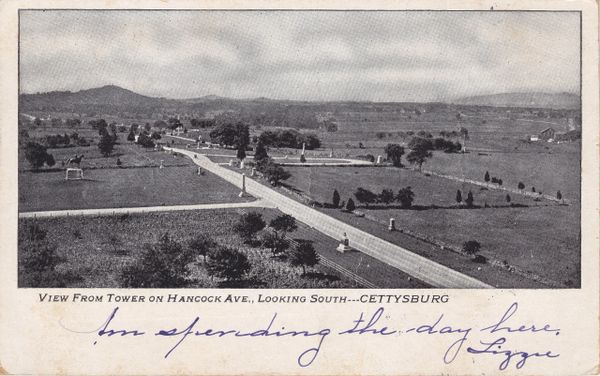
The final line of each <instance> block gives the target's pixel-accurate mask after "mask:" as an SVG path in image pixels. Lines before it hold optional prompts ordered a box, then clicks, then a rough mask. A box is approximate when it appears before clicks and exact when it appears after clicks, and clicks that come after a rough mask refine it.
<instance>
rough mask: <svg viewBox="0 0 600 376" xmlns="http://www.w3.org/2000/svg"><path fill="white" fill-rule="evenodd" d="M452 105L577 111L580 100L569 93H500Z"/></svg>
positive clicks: (456, 101) (462, 99)
mask: <svg viewBox="0 0 600 376" xmlns="http://www.w3.org/2000/svg"><path fill="white" fill-rule="evenodd" d="M452 103H454V104H461V105H470V106H492V107H529V108H554V109H578V108H579V106H580V99H579V96H578V95H575V94H571V93H502V94H491V95H478V96H473V97H465V98H460V99H457V100H454V101H452Z"/></svg>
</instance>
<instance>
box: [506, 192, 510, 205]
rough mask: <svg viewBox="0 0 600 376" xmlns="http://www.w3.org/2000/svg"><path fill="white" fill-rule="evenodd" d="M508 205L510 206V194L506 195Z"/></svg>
mask: <svg viewBox="0 0 600 376" xmlns="http://www.w3.org/2000/svg"><path fill="white" fill-rule="evenodd" d="M506 203H508V204H510V195H509V194H508V193H507V194H506Z"/></svg>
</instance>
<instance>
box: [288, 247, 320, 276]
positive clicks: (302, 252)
mask: <svg viewBox="0 0 600 376" xmlns="http://www.w3.org/2000/svg"><path fill="white" fill-rule="evenodd" d="M289 262H290V265H292V266H301V267H302V275H305V274H306V267H307V266H308V267H311V266H315V265H317V264H318V263H319V255H318V254H317V252H316V251H315V248H314V247H313V245H312V243H310V242H308V241H301V242H299V243H298V244H297V245H296V246H295V247H294V249H293V251H292V253H291V254H290V258H289Z"/></svg>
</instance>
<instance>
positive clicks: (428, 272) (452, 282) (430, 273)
mask: <svg viewBox="0 0 600 376" xmlns="http://www.w3.org/2000/svg"><path fill="white" fill-rule="evenodd" d="M165 149H168V150H170V149H172V150H173V151H175V152H178V153H181V154H184V155H186V156H188V157H190V158H192V160H193V161H194V163H196V164H197V165H198V166H201V167H202V168H205V169H206V170H208V171H210V172H212V173H214V174H216V175H217V176H220V177H221V178H223V179H224V180H226V181H228V182H230V183H232V184H234V185H236V186H237V187H240V188H241V186H242V175H241V174H239V173H237V172H235V171H232V170H229V169H226V168H224V167H221V166H219V165H218V164H216V163H213V162H212V161H211V160H210V159H208V158H207V157H206V156H204V155H202V154H198V153H194V151H190V150H184V149H175V148H165ZM246 191H247V192H248V193H249V194H251V195H253V196H255V197H257V198H261V199H263V200H265V201H267V202H269V203H271V204H272V206H274V207H276V208H277V209H279V210H280V211H282V212H284V213H286V214H289V215H292V216H294V217H295V218H296V219H297V220H299V221H301V222H303V223H305V224H307V225H308V226H310V227H312V228H314V229H316V230H318V231H320V232H322V233H323V234H325V235H327V236H329V237H332V238H334V239H340V238H341V237H342V235H343V234H344V233H346V234H347V237H348V239H349V241H350V246H351V247H353V248H355V249H356V250H358V251H361V252H363V253H365V254H368V255H370V256H372V257H375V258H377V259H378V260H380V261H382V262H384V263H386V264H388V265H391V266H393V267H395V268H398V269H400V270H401V271H403V272H405V273H407V274H409V275H411V276H413V277H414V278H417V279H418V280H421V281H423V282H425V283H426V284H428V285H431V286H433V287H440V288H491V287H492V286H490V285H488V284H485V283H483V282H481V281H479V280H477V279H475V278H473V277H470V276H467V275H465V274H462V273H459V272H457V271H455V270H453V269H450V268H448V267H446V266H443V265H440V264H438V263H436V262H433V261H431V260H428V259H426V258H424V257H422V256H419V255H417V254H415V253H413V252H411V251H409V250H407V249H404V248H402V247H399V246H397V245H395V244H392V243H390V242H387V241H385V240H383V239H381V238H378V237H376V236H374V235H371V234H369V233H367V232H365V231H362V230H360V229H358V228H355V227H353V226H350V225H348V224H346V223H344V222H342V221H340V220H337V219H335V218H332V217H330V216H328V215H326V214H324V213H321V212H319V211H317V210H314V209H312V208H309V207H308V206H306V205H303V204H301V203H299V202H297V201H294V200H292V199H291V198H289V197H287V196H284V195H282V194H281V193H279V192H276V191H275V190H273V189H271V188H269V187H267V186H265V185H262V184H261V183H259V182H256V181H254V180H252V179H251V178H246Z"/></svg>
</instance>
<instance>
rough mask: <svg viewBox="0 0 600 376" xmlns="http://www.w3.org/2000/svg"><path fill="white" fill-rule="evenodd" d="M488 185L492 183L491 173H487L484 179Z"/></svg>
mask: <svg viewBox="0 0 600 376" xmlns="http://www.w3.org/2000/svg"><path fill="white" fill-rule="evenodd" d="M483 180H485V182H486V183H489V182H490V173H489V172H488V171H486V172H485V176H484V177H483Z"/></svg>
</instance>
